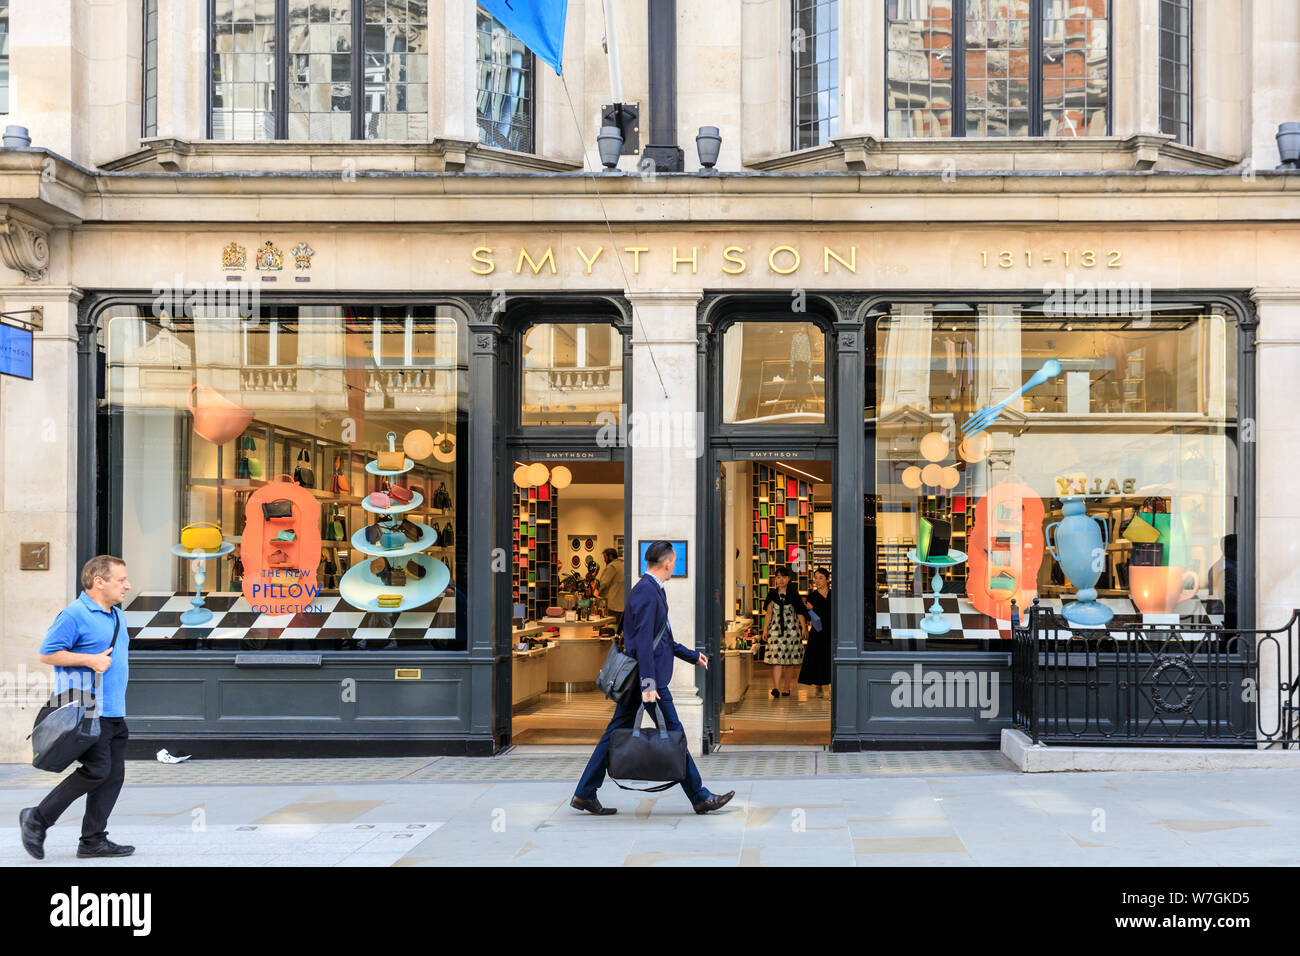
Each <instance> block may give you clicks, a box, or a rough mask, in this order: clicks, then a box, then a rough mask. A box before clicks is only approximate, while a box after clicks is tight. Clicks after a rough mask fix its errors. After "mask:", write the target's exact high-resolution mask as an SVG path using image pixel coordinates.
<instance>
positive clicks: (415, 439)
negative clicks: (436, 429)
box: [402, 428, 433, 461]
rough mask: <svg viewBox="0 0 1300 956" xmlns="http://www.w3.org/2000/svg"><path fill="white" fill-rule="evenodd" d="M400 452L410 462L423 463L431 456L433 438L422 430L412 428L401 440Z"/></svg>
mask: <svg viewBox="0 0 1300 956" xmlns="http://www.w3.org/2000/svg"><path fill="white" fill-rule="evenodd" d="M402 451H404V452H406V457H407V458H410V459H411V460H412V461H424V459H426V458H428V457H429V456H430V455H431V454H433V436H432V435H430V434H429V433H428V432H426V431H425V430H424V429H423V428H414V429H412V430H411V431H409V432H407V433H406V437H404V438H403V439H402Z"/></svg>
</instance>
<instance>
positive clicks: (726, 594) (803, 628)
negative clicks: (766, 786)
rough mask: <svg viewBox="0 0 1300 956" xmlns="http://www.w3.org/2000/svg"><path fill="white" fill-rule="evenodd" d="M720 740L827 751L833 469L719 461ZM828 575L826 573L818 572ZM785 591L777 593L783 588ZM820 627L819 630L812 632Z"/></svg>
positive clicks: (798, 462) (714, 678)
mask: <svg viewBox="0 0 1300 956" xmlns="http://www.w3.org/2000/svg"><path fill="white" fill-rule="evenodd" d="M716 468H717V479H718V480H717V483H716V490H717V502H716V504H717V509H718V510H717V512H716V513H717V514H718V515H719V516H720V519H721V520H720V521H719V528H718V532H719V536H718V539H717V546H718V551H717V557H718V560H716V561H714V562H710V563H711V564H712V565H713V566H714V567H715V568H716V569H717V571H716V572H715V573H716V574H717V578H716V580H715V582H714V584H715V587H713V588H711V591H712V593H713V594H714V595H715V602H714V603H715V605H716V606H715V607H714V608H713V609H712V610H713V614H714V621H715V622H716V626H715V627H713V628H712V631H713V634H714V635H715V636H714V639H713V640H712V641H711V642H710V643H713V644H715V645H716V650H715V651H714V653H716V655H717V664H718V665H719V666H718V667H717V668H716V670H715V668H714V667H712V666H711V667H710V671H713V672H714V673H712V674H711V675H710V677H711V683H710V690H711V694H710V696H711V697H712V698H713V701H712V704H713V707H714V708H715V713H716V714H717V724H716V726H717V729H718V735H717V738H716V742H717V743H719V744H721V745H722V746H727V745H736V746H742V745H772V746H825V745H827V744H829V743H830V735H831V657H832V650H833V640H832V637H831V629H832V626H833V625H832V621H831V615H830V606H831V601H832V597H831V595H832V593H833V591H832V589H833V582H832V581H831V579H830V572H831V570H832V563H833V562H832V558H833V550H832V546H833V542H832V537H831V516H832V485H831V474H832V463H831V461H830V460H829V459H813V458H794V457H791V458H789V459H785V458H748V459H730V460H720V461H718V462H717V463H716ZM823 572H824V573H823ZM782 586H783V587H782ZM814 621H816V622H817V623H819V624H820V627H819V628H818V627H814V626H812V623H813V622H814Z"/></svg>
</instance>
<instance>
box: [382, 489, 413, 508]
mask: <svg viewBox="0 0 1300 956" xmlns="http://www.w3.org/2000/svg"><path fill="white" fill-rule="evenodd" d="M388 497H389V498H391V499H392V500H393V501H396V502H397V503H398V504H399V505H409V504H410V503H411V500H412V498H413V495H412V494H411V491H410V489H409V488H403V487H402V486H401V485H393V486H392V487H391V488H389V489H388Z"/></svg>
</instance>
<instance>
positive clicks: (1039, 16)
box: [881, 0, 1115, 140]
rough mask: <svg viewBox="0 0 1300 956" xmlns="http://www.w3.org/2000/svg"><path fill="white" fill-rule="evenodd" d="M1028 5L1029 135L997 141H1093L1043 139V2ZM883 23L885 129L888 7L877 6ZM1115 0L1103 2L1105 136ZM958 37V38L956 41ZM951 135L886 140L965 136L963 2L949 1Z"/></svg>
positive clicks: (1111, 102) (1110, 115)
mask: <svg viewBox="0 0 1300 956" xmlns="http://www.w3.org/2000/svg"><path fill="white" fill-rule="evenodd" d="M1028 3H1029V133H1028V135H1027V136H1005V137H998V138H999V139H1007V140H1014V139H1053V140H1068V139H1096V137H1087V136H1080V137H1071V136H1047V135H1046V134H1045V133H1044V132H1043V0H1028ZM881 7H882V12H881V16H882V17H883V18H884V21H885V29H884V40H885V49H884V56H883V57H882V60H883V63H884V71H885V83H884V107H885V128H886V130H888V128H889V112H890V109H889V52H890V51H889V22H890V21H889V4H888V3H885V4H882V5H881ZM1114 7H1115V0H1107V2H1106V133H1105V135H1106V136H1110V135H1112V130H1113V129H1114V124H1115V120H1114V107H1115V96H1114V94H1115V70H1114V65H1115V61H1114V50H1115V16H1114V12H1115V11H1114ZM959 38H960V39H959ZM952 39H953V43H952V106H951V108H952V134H951V135H950V136H921V137H915V136H894V137H890V136H888V135H886V137H885V138H886V139H965V138H967V133H966V0H952Z"/></svg>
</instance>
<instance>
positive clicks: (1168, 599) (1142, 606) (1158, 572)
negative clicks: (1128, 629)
mask: <svg viewBox="0 0 1300 956" xmlns="http://www.w3.org/2000/svg"><path fill="white" fill-rule="evenodd" d="M1196 588H1197V579H1196V572H1195V571H1192V570H1190V569H1189V568H1180V567H1177V566H1166V567H1160V566H1158V565H1157V566H1156V567H1141V566H1136V567H1135V566H1134V565H1132V564H1130V565H1129V568H1128V589H1129V594H1130V596H1131V597H1132V598H1133V603H1134V604H1136V605H1137V608H1138V610H1139V611H1141V612H1142V613H1143V614H1172V613H1173V611H1174V608H1176V607H1177V606H1178V605H1179V603H1180V602H1182V601H1186V600H1187V599H1188V598H1193V597H1195V596H1196Z"/></svg>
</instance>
